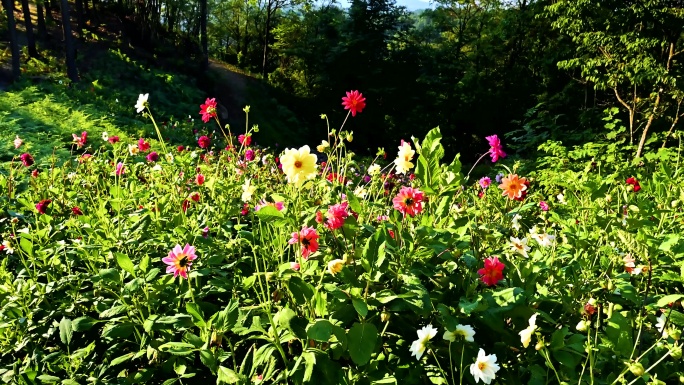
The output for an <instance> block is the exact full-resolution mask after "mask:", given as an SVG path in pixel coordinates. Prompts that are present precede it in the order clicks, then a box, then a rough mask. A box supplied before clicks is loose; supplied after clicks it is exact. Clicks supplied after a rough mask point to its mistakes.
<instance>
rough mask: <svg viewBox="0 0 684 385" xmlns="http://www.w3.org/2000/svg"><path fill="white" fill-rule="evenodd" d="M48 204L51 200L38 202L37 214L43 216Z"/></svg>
mask: <svg viewBox="0 0 684 385" xmlns="http://www.w3.org/2000/svg"><path fill="white" fill-rule="evenodd" d="M50 203H52V200H50V199H43V200H42V201H40V202H38V203H37V204H36V210H38V212H39V213H41V214H45V212H46V211H47V208H48V206H49V205H50Z"/></svg>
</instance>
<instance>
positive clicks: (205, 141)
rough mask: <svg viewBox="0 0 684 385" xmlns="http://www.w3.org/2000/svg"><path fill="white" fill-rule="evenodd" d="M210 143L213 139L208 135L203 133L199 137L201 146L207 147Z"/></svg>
mask: <svg viewBox="0 0 684 385" xmlns="http://www.w3.org/2000/svg"><path fill="white" fill-rule="evenodd" d="M210 144H211V140H210V139H209V137H208V136H206V135H202V136H200V137H199V139H197V145H198V146H200V148H207V147H209V145H210Z"/></svg>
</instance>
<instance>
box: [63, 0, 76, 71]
mask: <svg viewBox="0 0 684 385" xmlns="http://www.w3.org/2000/svg"><path fill="white" fill-rule="evenodd" d="M60 8H62V32H63V33H64V49H65V52H66V66H67V76H68V77H69V79H70V80H71V81H72V82H77V81H78V69H77V68H76V47H75V45H74V37H73V36H72V34H71V18H70V15H69V2H68V0H61V7H60Z"/></svg>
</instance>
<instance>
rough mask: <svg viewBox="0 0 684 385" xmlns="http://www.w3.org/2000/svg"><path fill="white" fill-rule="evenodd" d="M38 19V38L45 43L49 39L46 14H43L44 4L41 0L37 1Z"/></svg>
mask: <svg viewBox="0 0 684 385" xmlns="http://www.w3.org/2000/svg"><path fill="white" fill-rule="evenodd" d="M36 17H37V25H38V38H39V39H41V40H43V41H44V40H45V38H46V37H47V28H46V27H45V14H44V13H43V2H42V1H41V0H38V1H36Z"/></svg>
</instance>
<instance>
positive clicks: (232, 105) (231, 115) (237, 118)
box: [209, 59, 258, 125]
mask: <svg viewBox="0 0 684 385" xmlns="http://www.w3.org/2000/svg"><path fill="white" fill-rule="evenodd" d="M209 72H210V74H211V76H212V78H214V79H215V83H214V87H213V88H214V93H213V95H215V96H216V99H217V100H218V101H219V104H220V106H221V107H223V109H225V111H220V112H222V115H224V116H222V118H223V120H226V119H227V120H228V122H229V123H230V124H231V125H234V124H240V123H244V118H243V116H244V112H243V111H242V109H243V108H244V106H245V105H247V104H249V100H248V87H250V86H255V85H256V83H257V82H258V81H257V79H254V78H253V77H251V76H249V75H248V74H246V73H244V72H242V71H240V70H239V69H237V68H235V67H233V66H230V65H227V64H225V63H222V62H220V61H216V60H213V59H212V60H209ZM220 110H221V108H220Z"/></svg>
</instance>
